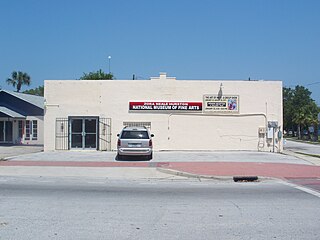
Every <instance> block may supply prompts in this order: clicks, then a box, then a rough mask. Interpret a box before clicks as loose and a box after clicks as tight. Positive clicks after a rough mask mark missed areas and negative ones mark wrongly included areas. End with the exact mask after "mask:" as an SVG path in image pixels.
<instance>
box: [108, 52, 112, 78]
mask: <svg viewBox="0 0 320 240" xmlns="http://www.w3.org/2000/svg"><path fill="white" fill-rule="evenodd" d="M108 59H109V74H111V67H110V66H111V56H108Z"/></svg>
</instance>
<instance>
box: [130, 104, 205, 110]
mask: <svg viewBox="0 0 320 240" xmlns="http://www.w3.org/2000/svg"><path fill="white" fill-rule="evenodd" d="M129 110H130V111H141V110H142V111H202V102H129Z"/></svg>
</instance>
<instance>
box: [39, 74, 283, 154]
mask: <svg viewBox="0 0 320 240" xmlns="http://www.w3.org/2000/svg"><path fill="white" fill-rule="evenodd" d="M44 89H45V106H46V107H45V108H46V110H45V117H44V121H45V139H44V148H45V151H48V150H63V149H65V150H68V149H97V150H108V151H109V150H115V149H116V144H117V137H116V134H117V133H119V132H120V131H121V129H122V128H123V127H124V126H138V125H142V126H146V127H148V128H149V129H150V130H151V132H152V133H154V135H155V137H154V139H153V140H154V141H153V142H154V149H155V150H252V151H275V152H280V151H282V149H283V146H282V139H281V132H282V126H283V124H282V82H281V81H225V80H176V79H175V78H172V77H167V76H166V74H165V73H161V74H160V77H154V78H151V79H150V80H96V81H92V80H63V81H61V80H46V81H45V88H44Z"/></svg>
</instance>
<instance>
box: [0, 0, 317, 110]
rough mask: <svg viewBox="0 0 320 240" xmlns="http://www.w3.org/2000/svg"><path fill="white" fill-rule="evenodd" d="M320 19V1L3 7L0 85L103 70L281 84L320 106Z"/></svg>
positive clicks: (30, 2) (97, 1)
mask: <svg viewBox="0 0 320 240" xmlns="http://www.w3.org/2000/svg"><path fill="white" fill-rule="evenodd" d="M319 12H320V1H318V0H241V1H240V0H192V1H190V0H161V1H160V0H159V1H150V0H113V1H112V0H77V1H75V0H74V1H73V0H69V1H66V0H54V1H51V0H0V39H1V41H0V86H1V88H2V89H7V90H14V88H13V87H12V86H9V85H8V84H7V83H6V79H7V78H9V77H11V73H12V71H23V72H26V73H28V74H29V75H30V76H31V82H32V84H31V86H30V87H25V86H23V87H22V90H26V89H29V88H35V87H38V86H40V85H43V81H44V80H47V79H63V80H64V79H65V80H68V79H79V78H80V77H81V76H82V75H83V73H84V72H86V73H88V72H91V71H97V70H99V69H102V70H103V71H105V72H109V70H110V71H111V72H112V73H113V74H114V76H115V77H116V79H119V80H120V79H132V76H133V74H135V76H136V78H138V79H149V78H150V77H156V76H158V75H159V72H166V73H167V74H168V75H169V76H171V77H176V78H177V79H178V80H179V79H183V80H188V79H210V80H211V79H212V80H228V79H230V80H248V79H249V78H250V79H252V80H261V79H264V80H282V81H283V86H285V87H291V88H293V87H295V86H296V85H302V86H305V87H307V88H308V89H309V90H310V91H311V92H312V98H313V99H314V100H315V101H316V102H317V104H318V105H320V62H319V60H320V59H319V58H320V14H319ZM108 56H111V59H110V60H109V59H108ZM109 61H110V62H109ZM109 63H110V69H109Z"/></svg>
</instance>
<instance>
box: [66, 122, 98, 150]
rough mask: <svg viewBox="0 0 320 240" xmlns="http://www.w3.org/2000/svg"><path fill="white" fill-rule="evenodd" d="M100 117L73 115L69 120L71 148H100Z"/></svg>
mask: <svg viewBox="0 0 320 240" xmlns="http://www.w3.org/2000/svg"><path fill="white" fill-rule="evenodd" d="M98 123H99V119H98V118H95V117H72V118H70V121H69V124H70V125H69V127H70V131H69V133H70V137H69V141H70V143H69V144H70V145H69V146H70V147H71V149H98V132H99V130H98V127H99V124H98Z"/></svg>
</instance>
